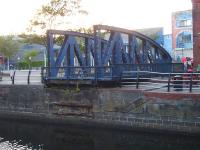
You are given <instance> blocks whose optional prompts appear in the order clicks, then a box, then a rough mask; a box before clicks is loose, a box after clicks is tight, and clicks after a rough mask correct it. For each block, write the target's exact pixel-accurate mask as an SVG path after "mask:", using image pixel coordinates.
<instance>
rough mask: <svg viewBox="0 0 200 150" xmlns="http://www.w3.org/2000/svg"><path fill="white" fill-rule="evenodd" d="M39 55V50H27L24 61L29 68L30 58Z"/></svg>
mask: <svg viewBox="0 0 200 150" xmlns="http://www.w3.org/2000/svg"><path fill="white" fill-rule="evenodd" d="M38 55H39V52H38V51H36V50H32V51H28V52H26V53H25V54H24V61H25V62H26V63H27V64H29V69H30V66H31V63H32V60H33V59H34V58H35V57H37V56H38Z"/></svg>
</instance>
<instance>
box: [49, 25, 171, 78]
mask: <svg viewBox="0 0 200 150" xmlns="http://www.w3.org/2000/svg"><path fill="white" fill-rule="evenodd" d="M102 30H104V31H106V32H107V33H109V38H108V39H107V40H106V39H105V38H104V37H102V36H101V31H102ZM55 35H62V36H64V40H63V42H62V44H61V47H60V50H59V51H58V54H57V55H55V48H54V46H55V42H54V41H55V39H54V36H55ZM123 35H126V41H125V40H124V37H123ZM78 38H82V39H84V40H83V45H84V49H81V48H80V43H79V42H78ZM47 43H48V67H49V68H51V69H50V70H49V76H50V77H57V74H58V72H59V67H76V66H79V67H81V68H82V69H84V68H85V67H92V66H95V67H105V66H112V68H113V72H112V73H113V76H117V75H118V74H119V73H120V72H121V70H120V69H119V68H117V65H122V66H123V65H126V64H132V65H134V64H146V63H147V64H154V63H171V61H172V59H171V57H170V55H169V54H168V53H167V51H166V50H165V49H164V48H163V47H161V46H160V45H159V44H157V43H156V42H155V41H153V40H152V39H150V38H149V37H147V36H145V35H143V34H141V33H139V32H136V31H132V30H127V29H122V28H117V27H111V26H105V25H94V35H89V34H83V33H78V32H72V31H61V30H48V31H47ZM75 58H76V59H77V61H78V64H75V63H74V60H75ZM92 62H94V63H92ZM71 70H72V69H70V70H69V69H65V77H66V78H68V77H69V76H70V75H71V74H72V72H70V71H71ZM96 74H97V76H98V77H101V78H103V77H104V73H103V70H101V69H98V70H96Z"/></svg>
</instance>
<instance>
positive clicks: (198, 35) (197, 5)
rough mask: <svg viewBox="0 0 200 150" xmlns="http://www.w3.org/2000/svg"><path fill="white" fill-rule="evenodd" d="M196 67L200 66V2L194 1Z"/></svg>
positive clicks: (199, 0) (194, 53)
mask: <svg viewBox="0 0 200 150" xmlns="http://www.w3.org/2000/svg"><path fill="white" fill-rule="evenodd" d="M192 7H193V9H192V14H193V15H192V16H193V33H194V34H193V38H194V43H193V44H194V45H193V47H194V51H193V55H194V66H195V67H196V66H198V65H200V0H192Z"/></svg>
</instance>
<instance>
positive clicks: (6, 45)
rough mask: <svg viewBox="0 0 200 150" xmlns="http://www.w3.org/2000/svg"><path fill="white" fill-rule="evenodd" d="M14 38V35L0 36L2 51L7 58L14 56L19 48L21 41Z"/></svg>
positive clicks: (0, 48)
mask: <svg viewBox="0 0 200 150" xmlns="http://www.w3.org/2000/svg"><path fill="white" fill-rule="evenodd" d="M13 38H14V37H13V36H6V37H3V36H0V53H1V54H2V55H4V56H5V57H7V58H9V57H11V56H13V55H14V54H16V53H17V51H18V50H19V43H18V41H16V40H14V39H13Z"/></svg>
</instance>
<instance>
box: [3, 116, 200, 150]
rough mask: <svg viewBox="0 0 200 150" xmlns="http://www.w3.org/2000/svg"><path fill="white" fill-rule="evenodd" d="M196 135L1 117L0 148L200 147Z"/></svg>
mask: <svg viewBox="0 0 200 150" xmlns="http://www.w3.org/2000/svg"><path fill="white" fill-rule="evenodd" d="M198 139H199V137H192V136H183V135H165V134H158V133H143V132H141V131H140V132H136V131H135V132H128V131H126V132H125V131H115V130H103V129H97V128H96V129H91V128H83V127H78V126H63V125H62V126H55V125H48V124H33V123H25V122H24V123H22V122H16V121H2V120H1V121H0V150H173V149H174V150H199V149H200V142H199V140H198Z"/></svg>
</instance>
